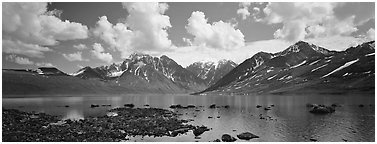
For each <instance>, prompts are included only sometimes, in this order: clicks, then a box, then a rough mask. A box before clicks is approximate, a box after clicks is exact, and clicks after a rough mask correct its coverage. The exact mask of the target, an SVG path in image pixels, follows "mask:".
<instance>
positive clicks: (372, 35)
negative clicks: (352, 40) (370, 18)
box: [367, 28, 375, 40]
mask: <svg viewBox="0 0 377 144" xmlns="http://www.w3.org/2000/svg"><path fill="white" fill-rule="evenodd" d="M367 38H368V39H369V40H374V39H375V31H374V29H373V28H370V29H369V30H368V31H367Z"/></svg>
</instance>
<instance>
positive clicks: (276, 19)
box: [263, 3, 357, 41]
mask: <svg viewBox="0 0 377 144" xmlns="http://www.w3.org/2000/svg"><path fill="white" fill-rule="evenodd" d="M338 5H340V4H339V3H269V4H268V5H267V6H266V7H265V8H264V9H263V12H264V13H265V15H266V17H265V18H264V19H263V22H266V23H268V24H283V27H282V28H280V29H278V30H277V31H276V32H275V33H274V36H275V38H279V39H284V40H288V41H298V40H304V39H305V38H315V37H328V36H335V35H343V36H348V35H350V34H351V33H353V32H355V31H357V28H356V24H354V19H355V16H349V17H347V18H344V19H338V18H337V17H336V16H335V15H334V8H335V7H337V6H338Z"/></svg>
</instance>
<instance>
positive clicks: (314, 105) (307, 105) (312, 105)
mask: <svg viewBox="0 0 377 144" xmlns="http://www.w3.org/2000/svg"><path fill="white" fill-rule="evenodd" d="M306 107H308V108H311V107H318V105H317V104H311V103H307V104H306Z"/></svg>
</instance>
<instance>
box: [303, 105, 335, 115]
mask: <svg viewBox="0 0 377 144" xmlns="http://www.w3.org/2000/svg"><path fill="white" fill-rule="evenodd" d="M309 112H310V113H314V114H328V113H333V112H335V108H334V107H332V106H325V105H313V107H312V108H311V109H310V110H309Z"/></svg>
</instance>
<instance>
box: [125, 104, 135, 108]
mask: <svg viewBox="0 0 377 144" xmlns="http://www.w3.org/2000/svg"><path fill="white" fill-rule="evenodd" d="M124 107H129V108H133V107H135V105H134V104H124Z"/></svg>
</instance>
